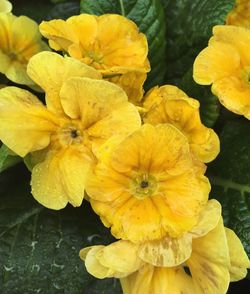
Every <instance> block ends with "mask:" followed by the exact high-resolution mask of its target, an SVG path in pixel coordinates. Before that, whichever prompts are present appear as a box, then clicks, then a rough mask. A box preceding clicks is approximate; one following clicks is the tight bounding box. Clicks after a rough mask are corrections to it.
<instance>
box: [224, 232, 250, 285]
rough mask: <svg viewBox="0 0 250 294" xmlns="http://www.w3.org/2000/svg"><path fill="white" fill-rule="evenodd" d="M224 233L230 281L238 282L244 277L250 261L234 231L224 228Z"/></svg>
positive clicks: (249, 266)
mask: <svg viewBox="0 0 250 294" xmlns="http://www.w3.org/2000/svg"><path fill="white" fill-rule="evenodd" d="M225 231H226V236H227V244H228V248H229V256H230V267H229V272H230V280H231V281H232V282H234V281H239V280H242V279H244V278H245V277H246V275H247V268H250V261H249V258H248V256H247V254H246V252H245V250H244V247H243V245H242V243H241V241H240V239H239V238H238V237H237V235H236V234H235V233H234V231H232V230H230V229H228V228H225Z"/></svg>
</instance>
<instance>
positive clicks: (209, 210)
mask: <svg viewBox="0 0 250 294" xmlns="http://www.w3.org/2000/svg"><path fill="white" fill-rule="evenodd" d="M220 218H221V205H220V203H219V202H218V201H217V200H215V199H211V200H209V201H208V202H207V205H206V206H205V208H204V209H203V211H201V213H200V216H199V220H198V223H197V225H196V226H195V227H193V228H192V230H191V231H190V233H191V234H192V235H193V237H194V238H197V237H202V236H204V235H206V234H207V233H208V232H210V231H211V230H213V229H214V228H215V227H216V226H217V225H218V222H219V220H220Z"/></svg>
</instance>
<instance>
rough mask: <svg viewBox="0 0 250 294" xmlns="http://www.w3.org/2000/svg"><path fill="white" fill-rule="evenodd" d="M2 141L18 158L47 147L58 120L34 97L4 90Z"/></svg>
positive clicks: (0, 110) (0, 99)
mask: <svg viewBox="0 0 250 294" xmlns="http://www.w3.org/2000/svg"><path fill="white" fill-rule="evenodd" d="M0 121H1V123H0V138H1V140H2V141H3V143H4V144H6V145H7V146H8V147H9V148H10V149H11V150H12V151H14V152H15V153H16V154H18V155H20V156H22V157H24V156H25V155H26V154H27V153H29V152H33V151H36V150H40V149H43V148H45V147H47V146H48V145H49V143H50V136H51V133H52V132H54V131H55V130H56V129H57V123H58V121H57V119H56V118H55V117H54V116H53V114H52V113H50V112H49V111H48V110H47V109H46V108H45V106H43V104H42V103H41V102H40V101H39V100H38V98H36V97H35V96H34V95H33V94H31V93H30V92H28V91H26V90H22V89H19V88H16V87H5V88H3V89H1V90H0Z"/></svg>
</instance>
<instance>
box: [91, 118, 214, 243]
mask: <svg viewBox="0 0 250 294" xmlns="http://www.w3.org/2000/svg"><path fill="white" fill-rule="evenodd" d="M106 147H107V150H109V151H107V150H106V149H105V151H103V152H100V154H99V157H98V159H99V162H98V164H97V166H96V167H95V169H94V171H93V175H92V176H90V177H89V180H88V183H87V186H86V191H87V193H88V195H89V197H90V198H91V205H92V207H93V209H94V210H95V212H96V213H97V214H99V215H100V216H101V219H102V221H103V222H104V224H105V225H106V226H108V227H111V232H112V234H113V235H114V236H115V237H116V238H122V239H126V240H131V241H133V242H136V243H137V242H144V241H145V240H157V239H161V238H162V237H164V236H167V235H170V236H175V237H177V236H180V235H182V234H183V232H185V231H187V230H188V229H190V228H191V227H192V226H194V224H196V222H197V219H198V216H199V213H200V211H201V210H202V209H203V207H204V205H205V204H206V202H207V199H208V193H209V191H210V185H209V182H208V179H207V178H206V177H205V176H204V172H205V165H203V164H202V163H201V162H198V163H197V161H195V160H193V156H192V154H191V153H190V148H189V143H188V140H187V138H186V137H185V135H183V134H182V133H181V132H180V131H179V130H178V129H177V128H176V127H174V126H173V125H170V124H162V125H157V126H152V125H149V124H145V125H143V126H142V127H141V129H139V130H138V131H135V132H134V133H133V134H132V135H130V136H129V137H127V138H126V139H124V140H123V141H122V142H120V143H117V141H116V142H114V143H113V142H112V141H110V145H109V146H106ZM108 148H110V149H108Z"/></svg>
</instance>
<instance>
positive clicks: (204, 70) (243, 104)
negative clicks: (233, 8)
mask: <svg viewBox="0 0 250 294" xmlns="http://www.w3.org/2000/svg"><path fill="white" fill-rule="evenodd" d="M213 34H214V36H213V37H212V38H211V39H210V41H209V44H208V47H207V48H205V49H204V50H202V51H201V52H200V54H199V55H198V56H197V58H196V60H195V62H194V71H193V72H194V80H195V81H196V82H197V83H198V84H201V85H210V84H212V92H213V93H214V94H215V95H216V96H218V98H219V100H220V102H221V103H222V104H223V105H224V106H225V107H226V108H227V109H229V110H230V111H232V112H234V113H237V114H241V115H244V116H245V117H246V118H248V119H250V101H249V96H250V82H249V80H250V78H249V77H250V50H249V49H250V47H249V42H250V30H248V29H246V28H242V27H236V26H215V27H214V28H213Z"/></svg>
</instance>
